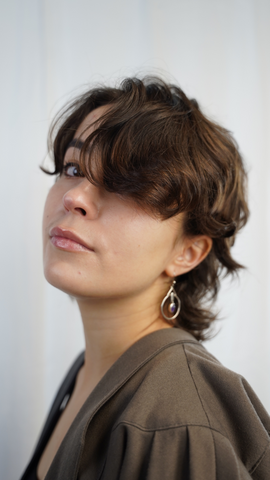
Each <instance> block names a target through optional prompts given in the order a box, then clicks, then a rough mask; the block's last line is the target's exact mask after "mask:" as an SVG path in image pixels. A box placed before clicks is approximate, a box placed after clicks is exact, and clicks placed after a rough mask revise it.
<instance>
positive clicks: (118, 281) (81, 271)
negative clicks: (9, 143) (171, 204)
mask: <svg viewBox="0 0 270 480" xmlns="http://www.w3.org/2000/svg"><path fill="white" fill-rule="evenodd" d="M105 111H106V107H100V108H98V109H96V110H94V111H93V112H91V113H90V114H89V115H88V116H87V117H86V118H85V119H84V121H83V122H82V123H81V125H80V126H79V128H78V129H77V131H76V133H75V135H74V138H80V140H82V141H83V140H85V138H86V137H87V136H88V135H89V133H90V132H91V131H92V130H93V127H92V128H91V127H90V128H89V129H88V130H87V132H85V133H83V134H82V132H83V131H84V130H85V128H86V127H87V126H89V125H91V123H92V122H93V121H95V120H97V119H98V118H99V116H100V115H102V114H103V113H104V112H105ZM79 154H80V151H79V149H78V148H75V147H74V146H71V147H70V148H68V149H67V152H66V155H65V159H64V165H66V168H65V170H64V173H63V174H62V175H61V176H60V178H59V179H58V180H57V181H56V183H55V184H54V185H53V187H52V188H51V190H50V192H49V194H48V197H47V200H46V204H45V209H44V218H43V244H44V271H45V276H46V279H47V280H48V282H49V283H51V284H52V285H54V286H55V287H57V288H59V289H60V290H63V291H65V292H67V293H69V294H71V295H73V296H75V297H77V298H80V297H92V298H97V297H102V298H105V297H107V298H112V297H123V296H130V295H132V296H133V295H136V294H138V293H140V292H142V291H143V290H145V289H147V288H148V287H150V286H151V285H153V284H154V283H155V282H160V280H161V279H163V281H164V279H165V277H166V274H165V273H164V272H165V269H166V267H167V265H168V263H169V262H170V261H171V259H172V256H173V254H174V245H175V240H176V238H177V237H178V236H179V229H180V220H179V218H172V219H168V220H163V221H162V220H159V219H157V218H153V217H151V216H150V215H148V214H147V213H146V212H144V211H143V210H142V209H141V208H140V207H138V206H137V205H136V204H135V202H134V201H133V200H132V199H129V198H123V197H121V196H120V195H118V194H117V193H109V192H107V191H106V190H105V189H103V188H99V187H95V186H94V185H92V184H91V183H90V182H89V181H88V180H87V179H86V178H85V177H80V176H76V172H77V170H78V168H79V166H78V167H77V170H76V163H78V160H79ZM70 162H71V163H75V166H74V165H68V164H69V163H70Z"/></svg>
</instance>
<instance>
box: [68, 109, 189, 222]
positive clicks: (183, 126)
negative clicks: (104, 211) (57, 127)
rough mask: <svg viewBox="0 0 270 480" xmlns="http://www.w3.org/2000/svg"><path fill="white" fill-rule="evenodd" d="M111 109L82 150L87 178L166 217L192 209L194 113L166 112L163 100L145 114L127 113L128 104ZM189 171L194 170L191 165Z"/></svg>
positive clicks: (143, 110)
mask: <svg viewBox="0 0 270 480" xmlns="http://www.w3.org/2000/svg"><path fill="white" fill-rule="evenodd" d="M121 103H123V102H121ZM108 106H109V109H108V111H107V112H106V113H105V114H104V115H102V116H101V117H99V119H98V120H97V121H96V122H93V124H91V127H92V126H95V124H96V129H95V130H94V131H93V132H92V133H90V134H89V135H88V137H87V138H86V139H85V140H84V142H83V144H82V146H81V149H80V150H81V152H80V166H81V170H82V172H83V173H84V175H85V176H86V178H87V179H88V180H89V181H90V182H91V183H93V184H94V185H96V186H99V187H103V188H105V189H106V190H107V191H109V192H115V193H119V194H121V195H124V196H128V197H131V198H133V199H134V200H135V202H136V203H138V204H139V205H140V206H141V207H143V208H144V209H146V210H147V211H149V212H150V213H151V212H152V214H154V215H159V216H161V217H162V218H164V219H165V218H170V217H172V216H174V215H177V214H179V213H180V212H182V211H184V210H185V211H188V210H190V209H192V208H193V204H194V199H195V188H194V185H193V183H192V181H190V182H188V185H187V184H186V183H187V182H186V179H187V178H188V177H187V162H189V158H188V149H189V145H188V141H187V139H188V138H189V135H187V132H186V130H187V128H188V129H189V128H191V125H190V122H189V121H188V117H189V112H179V111H175V107H174V106H171V107H170V108H169V109H168V107H166V108H164V107H162V106H161V105H159V104H158V102H155V103H154V102H153V103H152V104H151V105H150V108H149V106H148V105H145V106H144V107H143V108H142V107H141V108H140V111H136V109H133V110H132V109H129V110H127V108H126V105H125V104H124V105H118V104H116V105H111V106H110V105H108ZM183 116H185V117H186V120H185V121H184V119H183ZM88 128H89V127H88ZM86 131H87V129H86V130H85V131H84V132H83V133H85V132H86ZM78 142H81V137H79V138H78ZM67 147H68V145H67ZM67 147H66V149H67ZM66 149H65V150H66ZM179 152H181V155H179ZM63 159H64V156H62V161H61V163H60V162H59V173H61V172H62V170H63ZM189 163H190V162H189ZM189 169H191V170H192V169H193V166H192V163H190V166H189ZM189 177H190V178H191V177H192V172H190V173H189Z"/></svg>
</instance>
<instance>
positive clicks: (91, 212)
mask: <svg viewBox="0 0 270 480" xmlns="http://www.w3.org/2000/svg"><path fill="white" fill-rule="evenodd" d="M63 205H64V208H65V210H66V212H72V213H74V214H75V215H79V216H83V217H86V218H89V219H95V218H96V217H97V216H98V213H99V208H100V197H99V189H98V187H95V186H94V185H92V184H91V183H90V182H89V181H88V180H87V179H86V178H83V179H82V180H81V181H80V182H79V183H76V186H74V187H72V188H71V189H70V190H68V191H67V192H66V193H65V194H64V196H63Z"/></svg>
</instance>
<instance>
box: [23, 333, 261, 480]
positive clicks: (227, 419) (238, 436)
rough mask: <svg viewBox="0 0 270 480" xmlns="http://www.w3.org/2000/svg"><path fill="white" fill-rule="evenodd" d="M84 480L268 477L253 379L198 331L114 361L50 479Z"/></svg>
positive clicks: (63, 390)
mask: <svg viewBox="0 0 270 480" xmlns="http://www.w3.org/2000/svg"><path fill="white" fill-rule="evenodd" d="M83 361H84V359H83V354H82V355H81V356H80V357H79V358H78V359H77V360H76V362H75V363H74V365H73V366H72V368H71V370H70V371H69V373H68V374H67V376H66V378H65V380H64V382H63V384H62V386H61V387H60V390H59V392H58V394H57V396H56V399H55V401H54V403H53V405H52V408H51V411H50V413H49V416H48V418H47V421H46V423H45V426H44V429H43V432H42V434H41V437H40V440H39V442H38V445H37V447H36V450H35V452H34V455H33V457H32V460H31V461H30V463H29V465H28V467H27V469H26V471H25V473H24V475H23V477H22V479H21V480H30V479H31V480H32V479H35V478H36V466H37V463H38V460H39V458H40V456H41V453H42V451H43V449H44V447H45V445H46V443H47V441H48V439H49V437H50V435H51V433H52V431H53V428H54V426H55V424H56V422H57V420H58V418H59V416H60V415H61V408H63V407H61V405H62V403H63V400H64V398H65V397H66V395H67V393H69V394H70V393H72V389H73V387H74V383H75V379H76V375H77V373H78V371H79V369H80V367H81V366H82V364H83ZM66 398H67V397H66ZM77 479H79V480H99V479H100V480H146V479H147V480H176V479H177V480H216V479H218V480H240V479H241V480H244V479H256V480H269V479H270V418H269V416H268V414H267V412H266V411H265V409H264V407H263V406H262V404H261V403H260V401H259V400H258V398H257V396H256V395H255V393H254V392H253V390H252V389H251V387H250V386H249V384H248V383H247V381H246V380H245V379H244V378H243V377H241V376H240V375H238V374H236V373H234V372H232V371H230V370H228V369H226V368H225V367H224V366H222V365H221V364H220V363H219V362H218V361H217V360H216V359H215V358H214V357H213V356H212V355H211V354H210V353H208V352H207V350H206V349H205V348H204V347H203V346H202V345H201V344H200V343H199V342H197V341H196V340H195V339H194V337H193V336H192V335H190V334H188V333H187V332H184V331H183V330H181V329H178V328H172V329H164V330H159V331H157V332H154V333H151V334H150V335H147V336H146V337H143V338H142V339H140V340H139V341H138V342H136V343H135V344H134V345H132V346H131V347H130V348H129V349H128V350H127V351H126V352H125V353H124V354H123V355H122V356H121V357H120V358H119V359H118V360H117V361H116V362H115V363H114V364H113V365H112V367H111V368H110V370H108V372H107V373H106V374H105V375H104V377H103V378H102V379H101V381H100V382H99V384H98V385H97V386H96V388H95V389H94V390H93V392H92V393H91V395H90V396H89V397H88V399H87V400H86V402H85V403H84V405H83V407H82V408H81V410H80V412H79V413H78V415H77V417H76V418H75V420H74V422H73V423H72V425H71V427H70V429H69V431H68V433H67V434H66V436H65V438H64V440H63V442H62V444H61V446H60V448H59V450H58V452H57V454H56V456H55V458H54V460H53V462H52V464H51V467H50V469H49V471H48V473H47V476H46V480H77Z"/></svg>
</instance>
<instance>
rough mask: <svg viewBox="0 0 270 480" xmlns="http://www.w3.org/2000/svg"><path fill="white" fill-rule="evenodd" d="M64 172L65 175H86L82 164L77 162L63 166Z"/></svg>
mask: <svg viewBox="0 0 270 480" xmlns="http://www.w3.org/2000/svg"><path fill="white" fill-rule="evenodd" d="M63 173H64V175H65V177H84V174H83V172H82V171H81V169H80V166H79V164H78V163H76V162H68V163H66V164H65V165H64V166H63Z"/></svg>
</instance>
